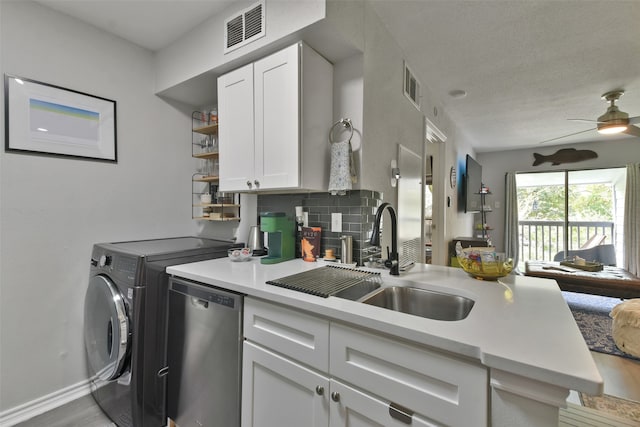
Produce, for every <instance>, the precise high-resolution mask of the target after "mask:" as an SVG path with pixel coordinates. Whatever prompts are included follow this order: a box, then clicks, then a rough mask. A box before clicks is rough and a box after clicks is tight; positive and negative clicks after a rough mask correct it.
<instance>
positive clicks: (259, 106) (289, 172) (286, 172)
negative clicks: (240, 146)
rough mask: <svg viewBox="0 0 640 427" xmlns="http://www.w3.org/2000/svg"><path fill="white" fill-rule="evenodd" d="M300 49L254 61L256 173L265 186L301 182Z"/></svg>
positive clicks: (293, 185) (279, 185) (295, 47)
mask: <svg viewBox="0 0 640 427" xmlns="http://www.w3.org/2000/svg"><path fill="white" fill-rule="evenodd" d="M300 48H301V47H300V46H299V45H298V44H296V45H293V46H290V47H288V48H287V49H284V50H282V51H280V52H277V53H275V54H273V55H271V56H268V57H266V58H264V59H262V60H260V61H257V62H256V63H254V85H255V142H256V154H255V174H256V180H257V181H258V182H259V184H258V186H259V188H261V189H277V188H292V187H297V186H299V185H300V173H299V170H300V166H299V165H300V108H299V107H300V84H299V80H300V79H299V71H300V66H299V58H300ZM221 120H222V118H221Z"/></svg>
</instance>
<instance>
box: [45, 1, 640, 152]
mask: <svg viewBox="0 0 640 427" xmlns="http://www.w3.org/2000/svg"><path fill="white" fill-rule="evenodd" d="M232 1H233V0H224V1H223V0H208V1H196V0H137V1H134V0H41V1H40V3H41V4H44V5H47V6H49V7H51V8H54V9H57V10H59V11H61V12H64V13H67V14H69V15H71V16H75V17H77V18H79V19H81V20H83V21H86V22H89V23H91V24H93V25H95V26H97V27H100V28H102V29H104V30H107V31H109V32H112V33H114V34H117V35H119V36H121V37H123V38H125V39H127V40H130V41H132V42H133V43H136V44H138V45H140V46H143V47H146V48H148V49H150V50H157V49H160V48H162V47H164V46H166V45H168V44H170V43H171V42H172V41H173V40H175V39H176V38H179V37H180V36H182V35H183V34H185V33H186V32H188V31H189V30H190V29H191V28H193V27H194V26H196V25H197V24H198V23H200V22H202V21H203V20H205V19H206V18H207V17H209V16H211V15H213V14H215V13H219V12H220V11H221V10H222V9H224V8H225V7H227V6H228V5H229V3H230V2H232ZM281 1H297V0H281ZM341 1H350V0H341ZM371 3H372V5H373V7H374V8H375V10H376V12H377V13H378V15H380V17H381V19H382V21H383V22H384V24H385V25H386V26H387V28H388V29H389V31H390V33H391V34H392V35H393V36H394V38H395V39H396V40H397V41H398V44H399V45H400V46H401V47H402V49H403V51H404V52H405V55H406V59H407V61H408V62H409V64H410V66H411V68H412V69H413V71H414V72H415V73H416V74H417V76H418V78H419V79H420V80H421V83H422V85H424V86H427V87H428V88H429V91H430V92H431V93H432V94H433V95H434V96H435V97H436V98H437V99H439V100H440V101H441V102H442V103H443V104H444V106H445V109H446V111H447V113H448V114H449V116H450V117H451V118H452V119H453V120H454V121H455V122H456V124H457V126H458V128H459V129H460V130H461V132H462V134H463V135H462V136H463V137H464V138H465V139H466V140H468V141H469V142H470V143H471V144H472V145H473V146H474V147H475V148H476V150H477V151H480V152H482V151H494V150H504V149H516V148H525V147H541V145H540V144H539V142H540V141H543V140H547V139H551V138H556V137H559V136H562V135H566V134H570V133H575V132H580V131H583V130H587V129H590V128H592V127H593V126H591V125H590V124H588V123H580V122H571V121H567V120H566V119H568V118H584V119H595V118H597V117H598V116H599V115H601V114H602V113H604V111H605V110H606V106H607V105H606V103H605V102H604V101H602V100H601V99H600V95H602V94H603V93H605V92H607V91H610V90H612V89H618V88H620V89H624V90H625V91H626V94H625V96H623V97H622V99H621V100H620V102H619V106H620V109H621V110H623V111H626V112H628V113H629V114H630V115H631V116H638V115H640V0H629V1H625V0H598V1H592V0H547V1H538V0H504V1H499V0H491V1H485V0H466V1H462V0H410V1H406V0H373V1H372V2H371ZM455 89H462V90H465V91H466V92H467V96H466V97H465V98H463V99H454V98H452V97H451V96H449V95H448V93H449V92H450V91H452V90H455ZM602 138H603V137H601V136H599V135H598V134H597V133H596V132H595V131H593V132H587V133H582V134H580V135H577V136H575V137H570V138H562V139H558V140H556V141H553V142H549V143H547V144H544V145H543V146H551V145H555V144H567V143H574V142H583V141H594V140H600V139H602ZM616 138H632V137H629V136H622V137H615V138H613V139H616ZM635 140H637V141H638V143H639V144H640V138H635ZM612 147H615V142H612Z"/></svg>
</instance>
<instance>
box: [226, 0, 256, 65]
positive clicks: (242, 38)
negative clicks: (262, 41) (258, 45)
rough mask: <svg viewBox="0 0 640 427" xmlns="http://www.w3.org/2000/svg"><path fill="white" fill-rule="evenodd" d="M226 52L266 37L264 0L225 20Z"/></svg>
mask: <svg viewBox="0 0 640 427" xmlns="http://www.w3.org/2000/svg"><path fill="white" fill-rule="evenodd" d="M224 26H225V32H224V53H229V52H231V51H233V50H235V49H238V48H239V47H242V46H244V45H246V44H248V43H251V42H252V41H254V40H257V39H259V38H260V37H264V35H265V29H264V0H262V1H259V2H258V3H256V4H254V5H252V6H250V7H248V8H246V9H244V10H242V11H240V12H239V13H238V14H236V15H234V16H232V17H230V18H227V19H226V20H225V21H224Z"/></svg>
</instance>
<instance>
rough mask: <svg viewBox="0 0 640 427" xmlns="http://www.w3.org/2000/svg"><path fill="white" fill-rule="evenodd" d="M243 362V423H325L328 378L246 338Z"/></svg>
mask: <svg viewBox="0 0 640 427" xmlns="http://www.w3.org/2000/svg"><path fill="white" fill-rule="evenodd" d="M243 351H244V355H243V363H242V427H285V426H292V427H293V426H300V427H303V426H304V427H327V426H328V425H329V400H328V395H329V379H328V378H327V377H325V376H323V375H320V374H318V373H316V372H314V371H312V370H310V369H308V368H305V367H304V366H302V365H300V364H299V363H296V362H294V361H292V360H289V359H286V358H284V357H282V356H280V355H278V354H276V353H273V352H271V351H269V350H267V349H264V348H261V347H259V346H257V345H256V344H253V343H251V342H249V341H245V342H244V347H243Z"/></svg>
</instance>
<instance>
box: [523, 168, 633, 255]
mask: <svg viewBox="0 0 640 427" xmlns="http://www.w3.org/2000/svg"><path fill="white" fill-rule="evenodd" d="M625 180H626V170H625V168H614V169H596V170H580V171H558V172H537V173H519V174H517V175H516V182H517V187H518V219H519V242H520V262H521V263H522V264H524V261H527V260H543V261H553V260H554V259H556V260H557V259H558V258H559V259H563V258H564V255H566V251H569V250H576V249H580V248H582V247H583V246H585V245H586V244H587V243H589V244H591V243H592V242H590V241H589V240H590V239H591V241H593V240H597V242H599V243H603V244H612V245H614V246H615V252H616V259H617V260H618V262H620V261H621V260H622V247H623V246H622V235H623V214H624V191H625ZM594 236H596V237H594ZM603 238H604V240H602V239H603ZM588 261H592V260H588Z"/></svg>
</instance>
